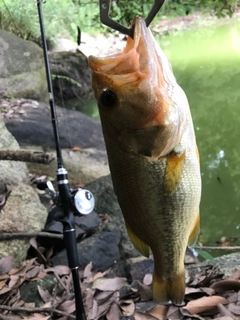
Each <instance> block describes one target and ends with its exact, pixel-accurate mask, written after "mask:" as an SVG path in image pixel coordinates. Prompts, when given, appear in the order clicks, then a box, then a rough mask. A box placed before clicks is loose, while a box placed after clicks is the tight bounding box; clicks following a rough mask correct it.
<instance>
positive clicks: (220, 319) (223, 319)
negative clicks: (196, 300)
mask: <svg viewBox="0 0 240 320" xmlns="http://www.w3.org/2000/svg"><path fill="white" fill-rule="evenodd" d="M215 320H233V318H232V317H228V316H225V317H220V318H215Z"/></svg>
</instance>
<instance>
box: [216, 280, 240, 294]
mask: <svg viewBox="0 0 240 320" xmlns="http://www.w3.org/2000/svg"><path fill="white" fill-rule="evenodd" d="M211 288H213V289H214V290H215V292H217V293H222V292H225V291H229V290H234V291H239V290H240V282H239V281H237V280H222V281H218V282H215V283H213V284H212V285H211Z"/></svg>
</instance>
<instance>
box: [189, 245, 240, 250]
mask: <svg viewBox="0 0 240 320" xmlns="http://www.w3.org/2000/svg"><path fill="white" fill-rule="evenodd" d="M194 249H198V250H201V249H204V250H239V249H240V246H236V247H231V246H229V247H218V246H216V247H208V246H194Z"/></svg>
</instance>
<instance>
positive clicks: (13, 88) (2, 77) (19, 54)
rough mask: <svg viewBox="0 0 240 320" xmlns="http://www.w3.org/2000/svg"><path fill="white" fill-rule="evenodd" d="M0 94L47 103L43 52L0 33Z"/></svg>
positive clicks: (10, 35) (29, 42) (7, 34)
mask: <svg viewBox="0 0 240 320" xmlns="http://www.w3.org/2000/svg"><path fill="white" fill-rule="evenodd" d="M0 88H1V90H0V91H1V92H0V94H4V95H5V96H10V97H15V98H16V97H20V98H32V99H36V100H40V101H48V91H47V85H46V75H45V67H44V62H43V52H42V49H41V48H40V47H39V46H37V45H36V44H35V43H33V42H31V41H27V40H23V39H21V38H19V37H17V36H15V35H13V34H11V33H9V32H7V31H4V30H0Z"/></svg>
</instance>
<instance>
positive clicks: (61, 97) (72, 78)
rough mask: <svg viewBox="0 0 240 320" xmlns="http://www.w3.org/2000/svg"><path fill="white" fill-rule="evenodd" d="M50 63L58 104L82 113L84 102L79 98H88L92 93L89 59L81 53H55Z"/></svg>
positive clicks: (52, 54)
mask: <svg viewBox="0 0 240 320" xmlns="http://www.w3.org/2000/svg"><path fill="white" fill-rule="evenodd" d="M49 62H50V67H51V73H52V78H53V79H52V83H53V93H54V98H55V101H56V104H58V105H60V106H62V107H65V108H67V109H75V110H78V111H82V110H81V105H82V100H80V99H79V97H86V98H87V96H88V94H89V93H90V92H92V78H91V71H90V69H89V68H88V60H87V57H86V56H85V55H84V54H82V53H81V52H80V51H78V52H54V53H51V54H50V55H49ZM83 99H84V98H83Z"/></svg>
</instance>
